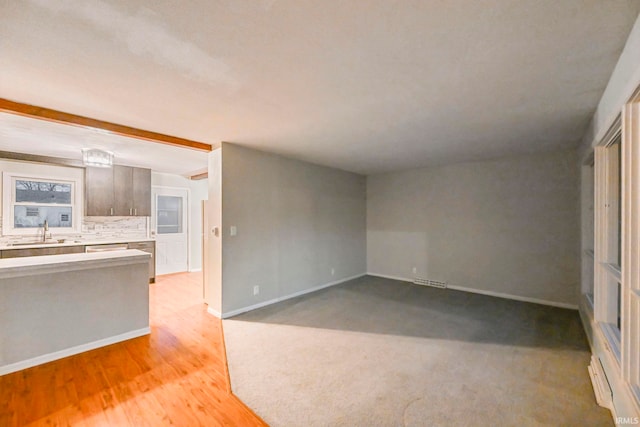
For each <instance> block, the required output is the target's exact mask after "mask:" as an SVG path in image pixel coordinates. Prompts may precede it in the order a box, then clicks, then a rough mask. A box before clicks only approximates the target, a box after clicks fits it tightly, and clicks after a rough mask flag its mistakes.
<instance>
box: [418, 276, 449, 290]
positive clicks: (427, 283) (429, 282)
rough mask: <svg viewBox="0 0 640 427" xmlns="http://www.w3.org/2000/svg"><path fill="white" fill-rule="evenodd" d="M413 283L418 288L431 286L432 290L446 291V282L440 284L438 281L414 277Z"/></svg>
mask: <svg viewBox="0 0 640 427" xmlns="http://www.w3.org/2000/svg"><path fill="white" fill-rule="evenodd" d="M413 283H415V284H416V285H420V286H432V287H434V288H441V289H446V287H447V282H441V281H439V280H431V279H423V278H421V277H414V279H413Z"/></svg>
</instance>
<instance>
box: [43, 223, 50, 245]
mask: <svg viewBox="0 0 640 427" xmlns="http://www.w3.org/2000/svg"><path fill="white" fill-rule="evenodd" d="M48 231H49V222H48V221H47V220H46V219H45V220H44V226H43V230H42V243H44V242H46V241H47V232H48Z"/></svg>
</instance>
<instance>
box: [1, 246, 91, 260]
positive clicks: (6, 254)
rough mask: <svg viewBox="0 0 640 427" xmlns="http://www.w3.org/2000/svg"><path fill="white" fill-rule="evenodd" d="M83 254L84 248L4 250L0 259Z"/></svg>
mask: <svg viewBox="0 0 640 427" xmlns="http://www.w3.org/2000/svg"><path fill="white" fill-rule="evenodd" d="M82 252H84V246H82V245H79V246H59V247H48V248H25V249H4V250H3V251H2V258H21V257H26V256H40V255H60V254H79V253H82Z"/></svg>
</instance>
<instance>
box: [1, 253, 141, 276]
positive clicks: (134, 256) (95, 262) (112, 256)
mask: <svg viewBox="0 0 640 427" xmlns="http://www.w3.org/2000/svg"><path fill="white" fill-rule="evenodd" d="M150 256H151V254H150V253H148V252H143V251H140V250H138V249H126V250H122V251H109V252H91V253H85V252H82V253H77V254H61V255H42V256H29V257H18V258H4V259H0V278H4V277H16V276H22V275H29V274H34V273H37V274H43V273H45V272H49V271H50V272H60V271H71V270H79V269H87V268H95V267H97V266H106V265H109V264H111V265H121V264H133V263H138V262H140V263H148V262H149V257H150Z"/></svg>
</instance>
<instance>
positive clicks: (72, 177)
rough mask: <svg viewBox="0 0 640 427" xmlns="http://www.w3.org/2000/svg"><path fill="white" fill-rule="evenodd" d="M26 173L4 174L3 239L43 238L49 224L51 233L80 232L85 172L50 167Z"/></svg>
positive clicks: (34, 167)
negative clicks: (45, 225)
mask: <svg viewBox="0 0 640 427" xmlns="http://www.w3.org/2000/svg"><path fill="white" fill-rule="evenodd" d="M22 165H26V164H24V163H23V164H22ZM21 169H23V168H21ZM26 169H27V170H25V171H24V172H14V171H4V172H3V173H2V235H5V236H6V235H33V236H40V237H41V236H42V233H43V232H44V231H43V228H44V223H45V221H46V222H47V225H48V228H49V233H53V234H64V233H76V232H80V231H81V223H82V212H81V211H82V206H83V203H82V200H83V199H82V195H83V194H82V193H83V191H82V190H83V187H82V185H83V184H82V179H83V175H82V170H81V169H74V168H66V167H55V166H49V165H44V166H42V165H29V167H27V168H26ZM38 169H41V170H40V171H38ZM46 172H53V173H46Z"/></svg>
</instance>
